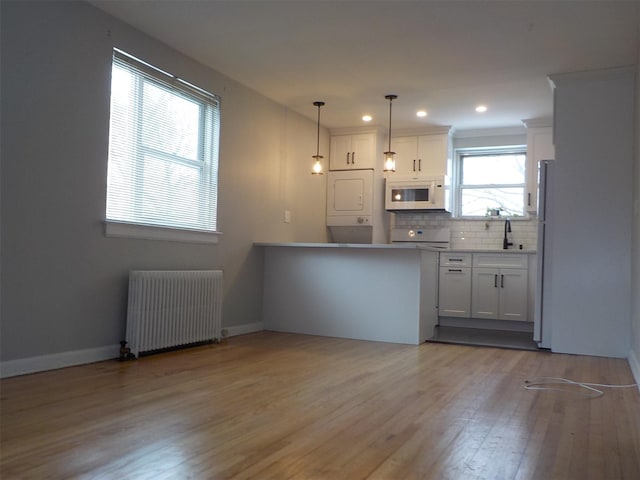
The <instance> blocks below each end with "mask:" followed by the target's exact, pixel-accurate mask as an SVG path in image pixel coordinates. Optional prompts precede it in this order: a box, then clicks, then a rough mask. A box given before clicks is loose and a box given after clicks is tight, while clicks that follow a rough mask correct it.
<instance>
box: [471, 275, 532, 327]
mask: <svg viewBox="0 0 640 480" xmlns="http://www.w3.org/2000/svg"><path fill="white" fill-rule="evenodd" d="M472 275H473V278H472V285H473V287H472V292H471V298H472V301H471V316H472V317H474V318H490V319H494V320H518V321H523V320H527V284H528V282H527V276H528V275H527V270H526V269H520V268H502V269H498V268H473V274H472Z"/></svg>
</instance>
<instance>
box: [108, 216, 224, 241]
mask: <svg viewBox="0 0 640 480" xmlns="http://www.w3.org/2000/svg"><path fill="white" fill-rule="evenodd" d="M104 233H105V236H107V237H121V238H138V239H143V240H165V241H170V242H185V243H218V240H219V238H220V235H222V233H220V232H204V231H202V230H189V229H186V228H168V227H158V226H155V225H141V224H137V223H126V222H114V221H111V220H107V221H105V232H104Z"/></svg>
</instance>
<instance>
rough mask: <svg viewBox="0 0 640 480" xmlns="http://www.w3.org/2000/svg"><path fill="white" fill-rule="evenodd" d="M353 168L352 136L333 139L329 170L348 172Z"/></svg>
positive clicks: (340, 136)
mask: <svg viewBox="0 0 640 480" xmlns="http://www.w3.org/2000/svg"><path fill="white" fill-rule="evenodd" d="M350 168H351V135H338V136H334V137H331V150H330V157H329V169H331V170H348V169H350Z"/></svg>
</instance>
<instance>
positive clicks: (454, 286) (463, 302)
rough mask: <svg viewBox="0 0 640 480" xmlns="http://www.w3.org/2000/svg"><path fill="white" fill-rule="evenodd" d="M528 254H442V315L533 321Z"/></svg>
mask: <svg viewBox="0 0 640 480" xmlns="http://www.w3.org/2000/svg"><path fill="white" fill-rule="evenodd" d="M527 265H528V258H527V255H522V254H494V253H474V254H469V253H462V254H456V253H446V254H444V253H441V254H440V275H439V294H438V300H439V302H438V315H439V316H442V317H461V318H483V319H493V320H515V321H532V320H533V319H532V318H528V317H529V315H528V287H529V273H528V269H527Z"/></svg>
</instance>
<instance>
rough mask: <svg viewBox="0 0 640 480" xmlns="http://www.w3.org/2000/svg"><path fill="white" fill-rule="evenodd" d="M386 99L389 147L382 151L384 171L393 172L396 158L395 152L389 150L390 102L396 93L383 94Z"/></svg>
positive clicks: (395, 96)
mask: <svg viewBox="0 0 640 480" xmlns="http://www.w3.org/2000/svg"><path fill="white" fill-rule="evenodd" d="M384 98H386V99H387V100H389V148H388V149H387V151H386V152H384V171H385V172H395V171H396V160H395V158H394V156H395V154H396V152H392V151H391V102H393V101H394V100H395V99H396V98H398V96H397V95H385V97H384Z"/></svg>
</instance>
